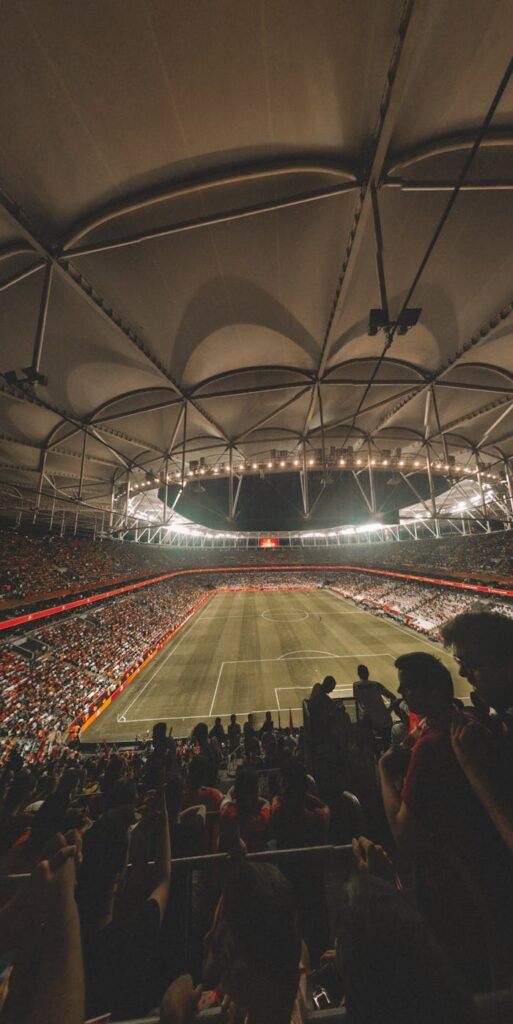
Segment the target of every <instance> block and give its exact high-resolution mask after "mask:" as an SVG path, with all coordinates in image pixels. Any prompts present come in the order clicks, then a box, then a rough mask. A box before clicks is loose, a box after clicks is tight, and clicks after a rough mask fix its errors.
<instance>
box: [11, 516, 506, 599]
mask: <svg viewBox="0 0 513 1024" xmlns="http://www.w3.org/2000/svg"><path fill="white" fill-rule="evenodd" d="M270 562H272V563H273V564H276V565H294V564H296V565H297V564H300V563H303V564H316V563H319V562H320V563H321V564H323V565H325V564H327V565H331V564H332V565H362V566H375V567H377V568H379V567H383V568H389V569H397V570H401V569H406V570H407V569H415V570H416V571H419V570H428V571H434V570H436V571H439V572H443V573H444V574H445V573H450V572H456V573H463V574H464V575H465V576H467V577H469V578H470V577H472V574H473V573H474V574H478V575H479V574H483V575H489V576H490V577H491V578H493V577H494V576H495V575H496V576H499V577H504V578H508V577H512V576H513V532H512V531H506V532H504V531H501V532H496V533H490V534H484V533H481V534H473V535H472V536H461V535H452V536H450V537H448V536H446V537H441V538H439V539H435V538H431V539H420V540H417V541H414V540H407V541H398V542H396V541H387V542H385V543H372V544H365V543H361V544H354V543H348V544H343V545H341V546H340V547H338V546H333V545H330V546H328V545H326V546H316V547H306V546H305V547H287V546H283V547H279V548H275V549H272V550H269V549H262V550H259V549H257V548H208V547H205V548H171V547H166V546H165V545H163V546H155V545H148V544H135V543H132V544H131V543H123V542H120V541H110V540H103V541H92V540H86V539H84V538H76V537H69V538H66V537H58V536H52V535H45V536H43V537H42V536H36V535H32V536H31V535H22V534H17V533H14V532H9V531H0V603H1V602H2V601H4V602H5V601H8V602H10V603H12V602H16V601H21V600H31V599H34V598H40V597H42V596H44V595H49V594H54V593H55V594H57V593H65V592H75V593H76V592H79V591H80V590H81V588H84V587H92V586H99V585H101V584H102V583H105V584H106V583H108V582H111V581H114V580H124V579H129V578H133V577H141V576H144V575H145V574H148V575H151V574H154V573H155V574H158V573H165V572H172V571H173V570H174V569H184V568H191V569H194V568H208V567H210V566H211V567H217V566H221V567H224V566H226V567H227V568H229V567H230V566H236V565H248V566H250V565H252V566H258V565H267V564H269V563H270Z"/></svg>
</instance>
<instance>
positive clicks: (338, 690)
mask: <svg viewBox="0 0 513 1024" xmlns="http://www.w3.org/2000/svg"><path fill="white" fill-rule="evenodd" d="M281 690H311V686H278V687H277V689H276V690H275V693H276V700H277V702H278V705H277V709H276V710H277V711H288V710H289V709H288V706H287V707H286V708H282V707H281V705H280V698H279V697H278V692H279V691H281ZM346 691H349V692H346ZM333 693H338V694H339V696H341V697H347V696H349V697H352V696H353V690H352V687H349V686H342V687H337V688H336V689H335V690H333ZM290 710H291V711H302V706H301V707H300V708H291V709H290ZM255 714H256V712H255Z"/></svg>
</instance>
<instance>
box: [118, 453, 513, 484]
mask: <svg viewBox="0 0 513 1024" xmlns="http://www.w3.org/2000/svg"><path fill="white" fill-rule="evenodd" d="M306 462H307V465H308V466H314V465H315V464H316V460H315V459H307V460H306ZM346 462H347V460H346V459H339V460H338V465H339V466H345V465H346ZM354 464H355V465H356V466H363V467H364V468H365V466H369V465H370V466H377V467H378V468H379V467H384V468H385V469H386V468H387V467H388V466H391V467H392V468H393V469H394V468H396V467H398V468H399V469H402V468H403V467H404V466H406V462H405V460H404V459H400V460H399V461H398V462H390V460H389V459H383V461H382V462H380V461H379V460H378V459H370V460H369V459H355V460H354ZM287 465H293V466H295V467H299V466H300V465H301V462H300V460H299V459H294V460H293V462H292V463H287V462H285V461H284V460H282V461H279V462H267V463H257V462H252V463H243V462H241V463H239V464H238V466H234V467H233V470H234V471H235V472H241V473H243V472H244V471H245V470H248V469H251V470H263V469H266V468H267V469H275V468H277V467H279V468H285V467H286V466H287ZM424 465H425V463H423V462H422V461H420V460H419V459H415V460H414V461H413V462H412V463H410V468H411V466H413V467H414V468H415V469H419V468H420V469H422V467H423V466H424ZM430 466H431V468H432V469H438V470H444V471H445V472H449V471H450V472H451V473H464V474H465V475H466V476H478V474H479V470H478V469H470V468H469V467H466V466H451V465H450V464H449V463H443V462H430ZM320 468H322V467H320ZM229 472H230V470H229V468H227V467H223V466H221V467H219V466H213V467H212V469H210V468H209V469H207V468H205V467H204V466H201V467H200V468H199V469H197V470H192V469H188V470H187V471H186V476H187V477H189V478H190V477H194V476H206V475H207V474H211V473H213V474H214V475H215V476H217V475H218V474H219V473H229ZM181 476H182V473H181V470H179V469H177V470H176V471H175V473H174V476H172V475H171V476H168V478H167V483H172V482H173V480H177V479H180V478H181ZM481 477H482V479H486V478H487V479H488V480H498V479H499V477H498V475H497V473H486V472H485V471H481ZM165 482H166V480H165V477H164V478H163V479H162V480H159V479H158V478H154V479H152V480H147V481H145V482H144V483H141V484H133V486H132V490H134V491H137V490H148V489H149V488H151V487H158V486H160V484H161V483H165Z"/></svg>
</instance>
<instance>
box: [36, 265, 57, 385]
mask: <svg viewBox="0 0 513 1024" xmlns="http://www.w3.org/2000/svg"><path fill="white" fill-rule="evenodd" d="M52 276H53V267H52V264H51V263H47V264H46V270H45V278H44V282H43V291H42V292H41V302H40V305H39V317H38V321H37V330H36V340H35V342H34V351H33V354H32V369H33V371H34V373H39V369H40V366H41V357H42V355H43V343H44V340H45V330H46V320H47V317H48V307H49V305H50V292H51V289H52Z"/></svg>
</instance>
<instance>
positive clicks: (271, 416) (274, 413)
mask: <svg viewBox="0 0 513 1024" xmlns="http://www.w3.org/2000/svg"><path fill="white" fill-rule="evenodd" d="M310 387H311V385H310V384H308V385H307V386H306V387H303V388H301V390H300V391H299V392H298V394H297V395H293V396H292V398H289V399H288V400H287V401H286V402H283V404H282V405H280V406H278V408H277V409H273V411H272V412H270V413H267V415H266V416H263V417H262V419H261V420H258V422H257V423H254V424H253V426H252V427H248V429H247V430H245V431H243V433H242V434H239V436H238V437H236V438H235V441H234V443H235V444H240V442H241V441H242V440H243V439H244V438H245V437H248V435H249V434H254V433H255V431H256V430H260V428H261V427H263V426H265V424H266V423H269V421H270V420H272V419H274V417H275V416H278V415H279V413H280V412H283V410H284V409H287V408H288V406H289V405H293V403H294V402H297V401H298V399H299V398H302V397H303V395H305V394H306V392H307V391H309V390H310Z"/></svg>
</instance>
